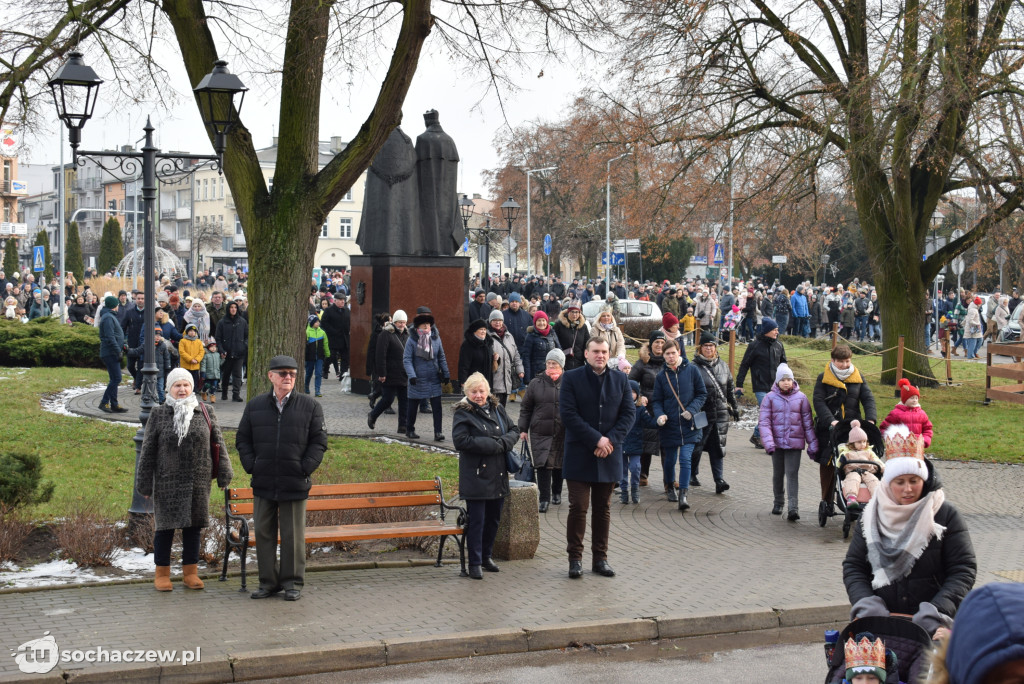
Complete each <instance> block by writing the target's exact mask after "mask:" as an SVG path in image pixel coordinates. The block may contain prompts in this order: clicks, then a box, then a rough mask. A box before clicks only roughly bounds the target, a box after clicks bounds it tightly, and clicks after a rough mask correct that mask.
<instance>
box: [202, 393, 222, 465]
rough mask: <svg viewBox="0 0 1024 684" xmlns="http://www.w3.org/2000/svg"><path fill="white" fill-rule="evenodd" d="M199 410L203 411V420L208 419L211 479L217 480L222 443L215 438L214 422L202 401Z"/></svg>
mask: <svg viewBox="0 0 1024 684" xmlns="http://www.w3.org/2000/svg"><path fill="white" fill-rule="evenodd" d="M199 408H201V409H202V410H203V418H206V425H207V427H209V428H210V463H211V464H212V465H211V467H210V479H211V480H216V479H217V475H218V474H219V473H220V442H218V441H216V440H215V439H214V438H213V421H212V420H210V414H209V412H208V411H207V410H206V404H204V403H203V402H202V401H200V402H199Z"/></svg>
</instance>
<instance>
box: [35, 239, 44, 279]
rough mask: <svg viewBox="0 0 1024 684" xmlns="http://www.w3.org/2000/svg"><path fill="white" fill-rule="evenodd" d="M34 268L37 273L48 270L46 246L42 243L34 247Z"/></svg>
mask: <svg viewBox="0 0 1024 684" xmlns="http://www.w3.org/2000/svg"><path fill="white" fill-rule="evenodd" d="M32 270H33V271H35V272H36V273H42V272H43V271H45V270H46V248H45V247H43V246H42V245H37V246H35V247H33V248H32Z"/></svg>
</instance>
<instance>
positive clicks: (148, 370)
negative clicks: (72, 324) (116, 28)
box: [49, 52, 247, 514]
mask: <svg viewBox="0 0 1024 684" xmlns="http://www.w3.org/2000/svg"><path fill="white" fill-rule="evenodd" d="M101 83H103V81H102V79H100V78H99V76H97V75H96V72H95V71H93V70H92V67H90V66H88V65H87V64H86V63H85V62H84V60H83V59H82V53H80V52H72V53H71V54H70V55H69V58H68V61H67V62H66V63H65V64H64V65H62V66H61V67H60V69H58V70H57V73H56V74H54V76H53V78H52V79H50V82H49V85H50V90H51V91H52V93H53V101H54V104H55V105H56V107H57V115H58V117H60V120H61V121H63V122H64V125H65V126H66V127H67V129H68V141H69V142H70V143H71V153H72V164H73V165H74V166H81V165H84V163H85V161H86V160H87V159H88V160H91V161H93V162H94V163H95V164H96V165H97V166H99V167H100V168H102V169H103V170H105V171H107V172H111V173H113V172H115V171H117V170H119V171H120V173H122V174H123V175H125V176H130V175H136V174H138V173H139V172H140V171H141V173H142V206H143V261H142V263H143V283H144V292H145V296H146V305H145V310H144V314H143V335H144V342H143V352H144V356H143V359H144V362H143V366H142V409H141V412H140V413H139V421H140V423H141V425H140V426H139V430H138V432H137V433H136V435H135V467H136V471H137V470H138V464H139V457H140V455H141V453H142V440H143V437H144V435H145V430H146V422H147V421H148V420H149V414H150V412H151V411H152V409H153V405H154V403H155V399H156V396H157V388H156V382H157V375H158V374H159V371H158V370H157V368H156V347H155V344H156V342H155V339H156V338H155V335H154V330H155V325H156V320H155V314H156V310H155V306H156V292H155V289H156V283H155V280H154V273H153V269H154V261H155V259H154V252H155V238H154V234H153V233H154V223H153V212H154V206H155V204H156V192H157V185H156V183H157V181H158V180H159V181H161V182H164V180H165V179H169V178H173V177H175V176H176V175H178V174H180V173H181V172H182V171H184V170H185V169H186V168H187V167H188V166H190V165H191V164H192V163H193V162H195V161H201V162H203V163H204V164H212V165H214V166H215V167H216V168H217V170H218V171H219V172H221V173H223V159H224V149H225V147H226V142H227V135H228V133H230V132H231V129H232V128H233V127H234V126H235V124H237V123H238V112H239V111H240V110H241V108H242V102H243V100H244V99H245V92H246V90H247V88H246V87H245V86H244V85H243V84H242V81H241V80H240V79H239V78H238V77H237V76H235V75H233V74H231V73H230V72H229V71H228V69H227V62H225V61H223V60H217V61H216V62H214V67H213V71H211V72H210V73H209V74H207V75H206V76H204V77H203V80H202V81H200V83H199V85H198V86H197V87H196V88H194V89H193V91H192V92H193V93H195V97H196V101H197V103H198V104H199V113H200V115H201V116H202V118H203V123H204V124H205V125H206V126H209V127H210V128H211V129H212V132H213V138H214V140H213V147H214V151H215V152H216V154H215V155H198V154H187V153H184V154H182V153H178V154H169V153H164V152H161V151H160V150H159V149H157V147H156V146H155V145H154V144H153V131H154V130H155V129H154V128H153V126H152V124H151V123H150V121H149V119H148V118H147V119H146V125H145V127H144V128H143V130H144V131H145V132H146V136H145V145H143V147H142V151H141V152H134V151H124V152H101V151H91V150H81V151H80V150H79V149H78V146H79V144H80V143H81V140H82V127H83V126H85V122H86V121H88V120H89V119H91V118H92V115H93V110H94V109H95V108H96V100H97V95H98V93H99V87H100V84H101ZM239 93H241V95H242V97H241V99H239V101H238V105H237V106H236V105H235V102H234V98H235V96H236V95H238V94H239ZM101 159H109V160H111V162H112V164H110V166H105V165H104V164H103V163H102V162H100V161H99V160H101ZM132 489H133V495H132V505H131V508H129V509H128V511H129V513H132V514H145V513H150V512H152V510H153V508H152V502H151V501H150V500H148V499H144V498H142V497H141V496H140V495H139V494H138V492H137V491H134V489H135V488H134V487H133V488H132Z"/></svg>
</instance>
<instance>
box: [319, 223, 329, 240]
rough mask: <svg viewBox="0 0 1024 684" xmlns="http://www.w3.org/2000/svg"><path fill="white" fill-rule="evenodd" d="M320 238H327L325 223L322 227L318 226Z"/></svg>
mask: <svg viewBox="0 0 1024 684" xmlns="http://www.w3.org/2000/svg"><path fill="white" fill-rule="evenodd" d="M320 237H322V238H325V237H327V221H324V225H322V226H320Z"/></svg>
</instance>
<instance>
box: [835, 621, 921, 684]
mask: <svg viewBox="0 0 1024 684" xmlns="http://www.w3.org/2000/svg"><path fill="white" fill-rule="evenodd" d="M862 632H870V633H872V634H874V635H875V637H876V638H881V639H882V641H883V642H885V648H886V650H887V651H892V652H893V653H895V654H896V669H897V670H898V671H890V672H889V676H888V677H887V678H886V681H885V682H884V683H883V684H899V683H900V682H918V681H921V675H922V674H924V673H925V672H927V670H928V649H930V648H931V647H932V639H931V637H930V636H929V635H928V632H926V631H925V630H924V629H923V628H922V627H920V626H919V625H915V624H914V623H913V622H911V621H910V616H909V615H908V616H904V617H894V616H892V615H890V616H888V617H864V618H860V619H859V620H854V621H853V622H851V623H850V624H848V625H847V626H846V627H845V628H844V629H843V631H842V632H840V633H839V641H838V642H837V643H836V648H835V650H834V651H833V652H832V659H831V660H830V661H829V664H828V675H827V676H826V677H825V684H842V682H843V681H844V679H843V678H844V676H845V675H846V662H845V656H846V653H845V649H844V645H845V644H846V641H847V640H848V639H853V638H856V636H857V635H858V634H861V633H862Z"/></svg>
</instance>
